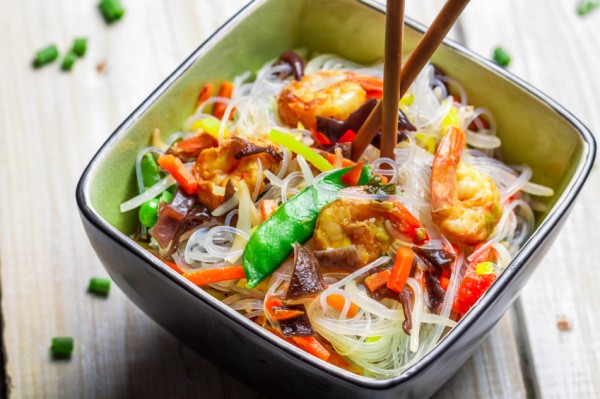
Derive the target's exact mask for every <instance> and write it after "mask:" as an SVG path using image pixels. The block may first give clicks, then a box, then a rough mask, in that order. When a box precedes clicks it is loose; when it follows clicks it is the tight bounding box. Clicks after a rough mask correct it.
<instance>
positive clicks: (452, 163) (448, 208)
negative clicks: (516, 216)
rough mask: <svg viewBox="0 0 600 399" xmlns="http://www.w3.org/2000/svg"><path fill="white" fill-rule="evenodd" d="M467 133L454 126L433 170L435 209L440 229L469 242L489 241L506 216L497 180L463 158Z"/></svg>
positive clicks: (437, 154) (432, 192)
mask: <svg viewBox="0 0 600 399" xmlns="http://www.w3.org/2000/svg"><path fill="white" fill-rule="evenodd" d="M464 147H465V134H464V132H463V131H462V130H461V129H459V128H457V127H451V128H450V129H449V130H448V132H447V133H446V135H445V136H444V138H443V139H442V141H441V143H440V145H439V147H438V149H437V152H436V154H435V158H434V160H433V167H432V169H431V211H432V216H433V221H434V222H435V223H436V224H437V225H438V227H439V228H440V230H441V231H442V232H443V233H444V234H446V235H448V236H450V237H452V238H453V239H455V240H457V241H460V242H462V243H464V244H467V245H476V244H478V243H480V242H483V241H485V240H486V239H487V238H488V237H489V235H490V234H491V233H492V232H493V231H494V227H495V226H496V224H497V223H498V220H499V219H500V216H501V215H502V208H501V207H500V192H499V191H498V188H497V187H496V184H495V183H494V181H493V180H492V179H491V178H490V177H488V176H486V175H484V174H483V173H481V172H479V171H478V170H476V169H474V168H472V167H470V166H469V165H466V164H464V163H463V162H461V161H460V156H461V154H462V151H463V149H464Z"/></svg>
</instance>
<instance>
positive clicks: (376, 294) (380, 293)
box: [363, 285, 400, 302]
mask: <svg viewBox="0 0 600 399" xmlns="http://www.w3.org/2000/svg"><path fill="white" fill-rule="evenodd" d="M363 286H364V288H365V292H366V293H367V295H369V296H370V297H371V298H373V299H375V300H376V301H377V302H381V301H383V300H384V299H386V298H387V299H393V300H394V301H396V302H400V297H399V296H398V293H397V292H396V291H392V290H390V289H389V288H388V287H387V285H384V286H383V287H381V288H378V289H376V290H375V291H373V292H371V290H369V288H367V286H365V285H363Z"/></svg>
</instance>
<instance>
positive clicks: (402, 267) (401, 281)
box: [387, 247, 415, 293]
mask: <svg viewBox="0 0 600 399" xmlns="http://www.w3.org/2000/svg"><path fill="white" fill-rule="evenodd" d="M414 260H415V254H414V252H413V250H412V249H410V248H409V247H400V248H398V252H397V253H396V260H395V261H394V267H393V268H392V273H391V274H390V278H389V279H388V281H387V286H388V288H389V289H390V290H392V291H395V292H398V293H400V292H402V289H403V288H404V285H405V284H406V280H408V276H409V274H410V269H411V268H412V264H413V261H414Z"/></svg>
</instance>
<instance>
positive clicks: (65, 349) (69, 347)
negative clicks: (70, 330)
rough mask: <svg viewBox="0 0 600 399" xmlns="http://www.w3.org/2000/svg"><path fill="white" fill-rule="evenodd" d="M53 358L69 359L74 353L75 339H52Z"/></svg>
mask: <svg viewBox="0 0 600 399" xmlns="http://www.w3.org/2000/svg"><path fill="white" fill-rule="evenodd" d="M51 350H52V356H53V357H55V358H62V359H64V358H69V357H71V353H72V352H73V338H71V337H54V338H52V347H51Z"/></svg>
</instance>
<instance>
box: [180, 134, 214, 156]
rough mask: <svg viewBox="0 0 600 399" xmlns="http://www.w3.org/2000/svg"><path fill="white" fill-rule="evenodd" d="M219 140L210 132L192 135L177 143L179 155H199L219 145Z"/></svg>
mask: <svg viewBox="0 0 600 399" xmlns="http://www.w3.org/2000/svg"><path fill="white" fill-rule="evenodd" d="M218 145H219V142H218V141H217V139H215V138H214V137H213V136H211V135H210V134H208V133H202V134H200V135H198V136H192V137H189V138H187V139H185V140H182V141H180V142H179V143H177V144H176V145H175V148H176V151H177V154H178V155H182V154H183V155H184V156H189V157H197V156H198V154H200V153H201V152H202V151H203V150H205V149H207V148H212V147H217V146H218Z"/></svg>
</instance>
